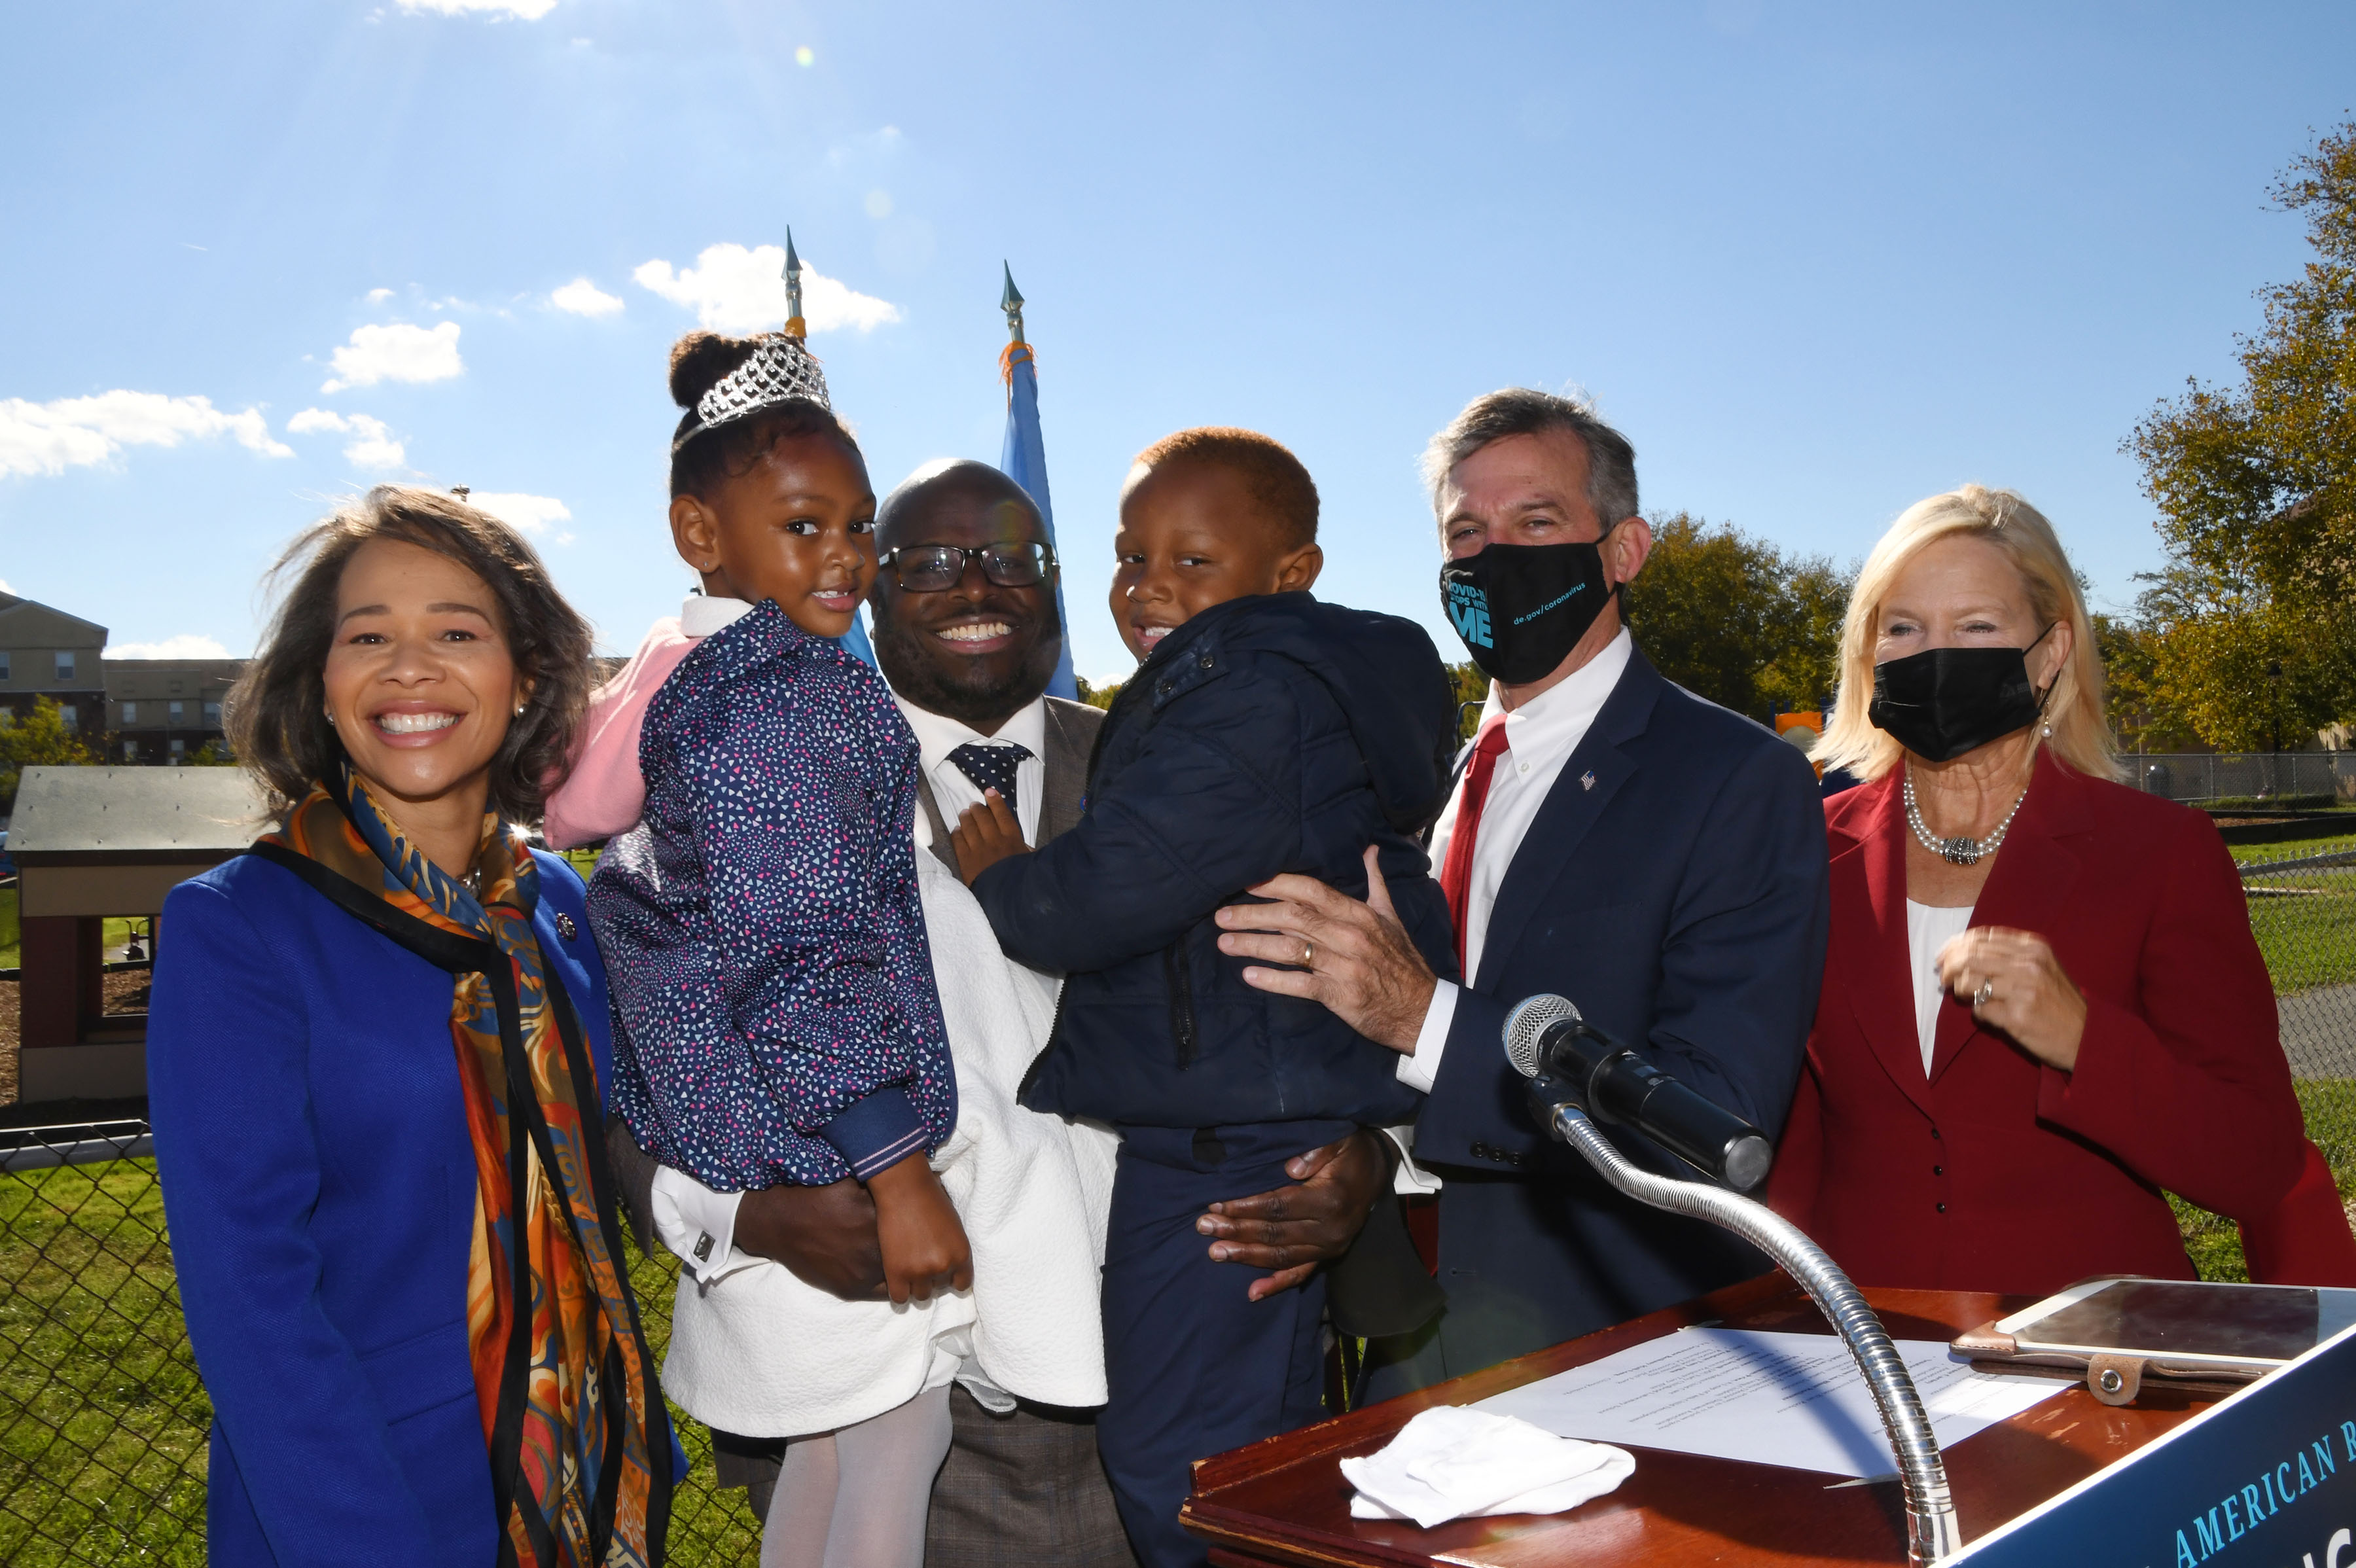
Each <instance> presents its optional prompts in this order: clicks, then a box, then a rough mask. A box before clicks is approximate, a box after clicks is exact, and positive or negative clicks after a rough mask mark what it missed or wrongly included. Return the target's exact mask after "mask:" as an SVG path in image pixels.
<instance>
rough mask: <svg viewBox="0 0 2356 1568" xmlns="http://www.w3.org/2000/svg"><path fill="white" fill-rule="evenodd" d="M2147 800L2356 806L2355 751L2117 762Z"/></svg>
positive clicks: (2156, 756)
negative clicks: (2349, 803)
mask: <svg viewBox="0 0 2356 1568" xmlns="http://www.w3.org/2000/svg"><path fill="white" fill-rule="evenodd" d="M2119 760H2120V761H2121V762H2123V763H2125V764H2126V768H2127V778H2128V780H2129V782H2131V783H2133V784H2134V785H2135V786H2136V788H2137V789H2141V790H2142V791H2143V792H2144V793H2145V794H2147V795H2165V796H2167V797H2168V798H2169V800H2183V801H2186V802H2188V803H2191V804H2199V805H2212V806H2213V805H2225V804H2231V803H2235V802H2243V803H2247V804H2249V805H2254V806H2255V805H2265V804H2273V805H2278V806H2290V805H2299V806H2329V805H2330V804H2332V803H2334V802H2335V801H2356V752H2351V751H2279V752H2276V751H2226V752H2216V753H2210V752H2197V751H2185V752H2151V753H2147V754H2138V755H2136V756H2133V757H2121V758H2120V759H2119Z"/></svg>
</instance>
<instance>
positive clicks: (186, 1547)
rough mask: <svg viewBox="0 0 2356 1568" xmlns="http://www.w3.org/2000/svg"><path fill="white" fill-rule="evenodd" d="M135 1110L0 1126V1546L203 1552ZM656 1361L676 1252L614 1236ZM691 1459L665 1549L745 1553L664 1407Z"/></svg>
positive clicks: (112, 1555) (193, 1559) (159, 1238)
mask: <svg viewBox="0 0 2356 1568" xmlns="http://www.w3.org/2000/svg"><path fill="white" fill-rule="evenodd" d="M151 1147H152V1146H151V1143H150V1140H149V1137H148V1133H147V1124H146V1123H145V1122H138V1121H127V1122H102V1123H98V1124H94V1125H81V1126H71V1127H34V1128H23V1129H10V1130H0V1563H5V1564H7V1565H8V1568H64V1565H67V1564H74V1565H81V1564H88V1565H91V1568H98V1565H101V1564H103V1565H105V1568H115V1565H117V1564H123V1563H160V1564H169V1565H180V1564H186V1565H187V1568H199V1565H201V1564H202V1563H204V1561H205V1468H206V1454H205V1444H206V1440H207V1435H208V1434H209V1431H210V1429H211V1425H212V1404H211V1402H209V1400H207V1399H206V1397H205V1391H204V1384H203V1382H202V1380H200V1379H199V1378H198V1375H197V1365H196V1358H195V1356H194V1354H193V1353H192V1352H191V1351H190V1349H189V1348H188V1337H187V1330H186V1329H185V1328H184V1327H183V1326H182V1324H181V1320H180V1294H179V1289H178V1286H177V1282H176V1280H175V1278H174V1275H173V1271H172V1254H171V1249H170V1246H169V1244H168V1242H167V1240H166V1236H165V1234H164V1196H163V1188H162V1187H161V1186H160V1184H159V1183H158V1182H157V1180H156V1177H155V1159H154V1157H153V1155H152V1152H151ZM625 1246H626V1248H627V1255H628V1258H629V1262H630V1279H631V1283H633V1284H634V1285H636V1286H637V1292H638V1300H639V1303H640V1306H641V1309H642V1310H643V1311H644V1312H645V1314H646V1321H647V1328H648V1334H649V1336H650V1337H652V1338H653V1340H654V1347H655V1354H656V1359H657V1360H658V1362H659V1360H660V1359H661V1357H662V1354H663V1352H664V1351H665V1350H666V1349H668V1348H669V1342H670V1309H671V1300H672V1295H673V1293H674V1291H675V1289H676V1288H677V1282H678V1277H679V1265H678V1263H677V1262H676V1261H675V1260H673V1259H671V1258H669V1256H668V1255H666V1256H663V1257H661V1258H648V1257H646V1256H644V1255H642V1254H640V1253H639V1252H638V1251H637V1248H636V1246H635V1245H634V1244H632V1243H629V1242H627V1241H626V1242H625ZM671 1419H672V1421H673V1422H674V1423H677V1425H678V1428H679V1434H680V1441H681V1443H682V1444H684V1445H685V1446H686V1448H687V1452H688V1457H689V1459H690V1461H691V1464H692V1466H693V1469H692V1473H691V1476H690V1477H689V1478H688V1480H687V1481H686V1482H685V1483H684V1484H682V1485H681V1487H680V1489H679V1492H678V1493H677V1495H676V1498H675V1500H674V1503H673V1507H672V1513H671V1527H670V1560H671V1561H672V1562H673V1563H680V1564H683V1565H686V1568H737V1565H740V1564H741V1565H744V1568H751V1564H753V1563H756V1562H757V1561H758V1560H759V1557H760V1545H759V1536H758V1532H757V1530H755V1526H754V1521H753V1517H752V1514H751V1512H750V1511H749V1510H748V1509H746V1508H745V1505H744V1493H743V1492H742V1491H724V1492H723V1491H719V1490H716V1489H715V1488H714V1487H713V1486H712V1440H711V1437H710V1434H707V1433H706V1432H705V1431H704V1429H703V1428H702V1427H701V1426H699V1425H697V1424H696V1423H694V1422H693V1421H691V1420H689V1419H688V1418H687V1417H686V1416H685V1415H683V1414H682V1413H680V1410H679V1409H678V1407H677V1406H675V1405H674V1406H673V1407H672V1408H671Z"/></svg>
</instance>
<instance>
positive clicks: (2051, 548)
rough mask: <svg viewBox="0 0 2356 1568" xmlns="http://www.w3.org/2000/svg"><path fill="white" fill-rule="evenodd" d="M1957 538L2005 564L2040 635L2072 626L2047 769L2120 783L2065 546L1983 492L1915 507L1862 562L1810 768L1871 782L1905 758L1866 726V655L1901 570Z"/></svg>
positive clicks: (2051, 706) (2057, 688)
mask: <svg viewBox="0 0 2356 1568" xmlns="http://www.w3.org/2000/svg"><path fill="white" fill-rule="evenodd" d="M1957 537H1962V538H1968V539H1979V540H1985V541H1986V542H1988V543H1990V544H1993V545H1995V546H1996V547H1997V549H1999V550H2001V551H2003V552H2004V553H2005V554H2006V555H2007V556H2008V557H2009V558H2010V559H2011V561H2012V564H2013V565H2014V567H2015V568H2017V569H2018V570H2019V573H2020V578H2021V585H2022V586H2024V587H2026V588H2027V589H2028V590H2029V607H2030V608H2031V609H2033V610H2034V611H2035V612H2036V615H2037V621H2038V624H2039V625H2040V627H2045V626H2051V625H2052V624H2053V623H2054V622H2056V621H2063V620H2066V621H2068V622H2069V623H2070V638H2071V641H2070V657H2069V658H2068V659H2067V660H2064V661H2063V663H2062V666H2061V672H2060V673H2059V674H2057V675H2056V676H2055V677H2054V678H2053V688H2052V690H2051V693H2049V694H2048V695H2047V698H2046V702H2045V713H2044V723H2045V725H2047V726H2048V727H2049V728H2050V729H2051V738H2049V739H2046V740H2045V741H2044V745H2045V746H2047V747H2048V748H2049V749H2050V750H2051V752H2052V753H2053V757H2054V760H2056V761H2057V762H2060V763H2062V764H2063V765H2065V766H2066V767H2068V768H2072V769H2073V770H2075V771H2077V772H2080V773H2084V774H2090V775H2092V776H2093V777H2094V778H2097V779H2115V778H2116V777H2118V762H2117V758H2116V756H2115V744H2114V742H2113V741H2112V738H2111V729H2110V725H2109V724H2108V723H2106V722H2105V721H2104V717H2103V660H2102V655H2101V653H2100V652H2099V651H2098V650H2096V648H2095V646H2094V623H2093V622H2092V621H2090V620H2089V619H2088V618H2087V616H2086V601H2085V597H2084V596H2083V595H2082V594H2080V593H2079V592H2078V576H2077V574H2076V573H2074V572H2072V570H2071V569H2070V558H2069V556H2067V555H2066V554H2064V553H2062V550H2061V540H2059V539H2058V538H2056V537H2054V533H2053V525H2052V524H2051V522H2048V521H2046V520H2045V514H2044V513H2042V512H2040V511H2039V510H2037V509H2036V508H2035V507H2033V506H2030V505H2029V503H2028V502H2027V501H2025V500H2023V499H2021V498H2020V497H2019V495H2017V494H2015V493H2014V492H2012V491H2011V490H1991V489H1987V488H1986V487H1984V486H1981V485H1965V487H1964V488H1963V489H1959V490H1949V491H1948V492H1946V493H1945V494H1944V495H1937V496H1932V497H1930V498H1929V499H1925V500H1919V501H1916V502H1915V503H1914V504H1913V505H1912V506H1911V507H1908V508H1907V509H1906V510H1905V511H1904V512H1903V513H1902V514H1901V516H1900V517H1899V519H1898V521H1896V522H1893V523H1891V524H1890V532H1887V533H1885V534H1883V535H1882V536H1881V542H1879V543H1878V544H1876V545H1875V546H1874V547H1873V553H1872V554H1870V555H1869V556H1867V557H1866V561H1865V567H1864V569H1863V570H1862V571H1860V572H1858V575H1857V583H1856V585H1854V586H1853V587H1851V588H1850V590H1849V596H1848V614H1847V618H1845V619H1844V620H1843V621H1842V622H1841V640H1840V693H1839V695H1838V696H1837V697H1836V698H1835V699H1834V702H1833V716H1832V723H1831V724H1830V725H1827V726H1826V730H1825V737H1824V740H1823V742H1822V743H1821V744H1819V745H1818V746H1817V747H1816V749H1815V753H1814V756H1815V759H1816V760H1818V761H1821V762H1823V763H1824V764H1825V766H1826V767H1827V768H1847V769H1848V770H1849V771H1850V772H1852V773H1855V774H1856V775H1858V777H1859V778H1861V779H1879V778H1880V777H1881V776H1882V775H1883V774H1885V773H1887V772H1889V771H1890V769H1891V768H1895V767H1896V766H1897V765H1898V761H1899V758H1900V757H1901V756H1902V755H1903V752H1904V748H1903V747H1902V746H1900V745H1899V744H1898V742H1897V741H1896V740H1895V739H1893V738H1892V737H1891V736H1890V733H1889V732H1888V731H1887V730H1883V729H1880V728H1879V727H1877V726H1876V725H1875V724H1874V722H1873V721H1872V720H1871V719H1870V718H1869V717H1868V716H1867V709H1868V707H1869V705H1870V704H1871V703H1872V701H1873V648H1874V643H1875V642H1876V641H1877V640H1878V633H1877V627H1878V623H1879V618H1880V613H1881V601H1882V600H1883V599H1884V598H1885V597H1887V596H1888V595H1889V592H1890V584H1891V583H1892V582H1893V581H1895V580H1896V578H1897V576H1898V575H1899V574H1900V573H1901V572H1902V571H1904V570H1905V568H1906V564H1907V563H1908V562H1910V561H1912V560H1913V559H1914V557H1915V556H1916V555H1918V554H1920V553H1922V551H1924V550H1925V549H1928V548H1929V547H1930V546H1931V545H1933V544H1936V543H1937V542H1940V541H1941V540H1943V539H1954V538H1957Z"/></svg>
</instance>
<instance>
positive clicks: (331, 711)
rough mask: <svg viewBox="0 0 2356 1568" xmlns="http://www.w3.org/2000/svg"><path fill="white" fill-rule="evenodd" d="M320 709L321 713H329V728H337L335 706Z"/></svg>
mask: <svg viewBox="0 0 2356 1568" xmlns="http://www.w3.org/2000/svg"><path fill="white" fill-rule="evenodd" d="M319 711H320V712H321V713H323V714H327V727H328V728H329V729H333V728H335V727H336V711H335V710H334V709H333V708H321V709H320V710H319Z"/></svg>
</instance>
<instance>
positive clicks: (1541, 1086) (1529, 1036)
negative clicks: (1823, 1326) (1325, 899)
mask: <svg viewBox="0 0 2356 1568" xmlns="http://www.w3.org/2000/svg"><path fill="white" fill-rule="evenodd" d="M1579 1023H1580V1018H1579V1009H1578V1008H1576V1007H1574V1006H1572V1005H1571V1004H1569V1002H1568V1001H1565V1000H1564V999H1563V998H1562V997H1559V996H1533V997H1531V998H1530V999H1529V1000H1528V1001H1526V1002H1524V1003H1523V1004H1521V1005H1520V1006H1518V1007H1516V1008H1515V1009H1514V1011H1513V1012H1512V1014H1510V1015H1508V1016H1507V1017H1506V1019H1505V1055H1506V1057H1507V1058H1508V1059H1509V1060H1511V1061H1512V1062H1513V1064H1514V1066H1515V1069H1517V1070H1518V1071H1520V1072H1521V1073H1522V1074H1523V1075H1524V1076H1525V1077H1527V1078H1528V1079H1530V1080H1531V1082H1530V1100H1531V1112H1532V1114H1533V1115H1535V1116H1536V1117H1537V1119H1538V1121H1539V1123H1540V1124H1541V1125H1542V1126H1544V1127H1545V1128H1546V1129H1547V1132H1549V1133H1552V1134H1553V1135H1554V1136H1555V1137H1557V1138H1559V1139H1561V1140H1562V1141H1563V1142H1564V1143H1566V1144H1569V1145H1570V1146H1571V1147H1572V1148H1574V1149H1576V1150H1578V1151H1579V1152H1580V1155H1583V1156H1584V1157H1585V1158H1586V1160H1587V1163H1588V1164H1589V1165H1593V1166H1594V1167H1595V1169H1596V1170H1597V1172H1598V1173H1600V1174H1601V1176H1602V1177H1603V1179H1604V1180H1605V1181H1608V1182H1610V1183H1611V1184H1612V1186H1613V1187H1617V1188H1618V1189H1619V1190H1620V1191H1622V1192H1624V1193H1626V1194H1627V1195H1628V1196H1629V1197H1633V1198H1634V1199H1635V1200H1636V1201H1637V1202H1639V1203H1644V1204H1649V1205H1651V1206H1652V1207H1653V1208H1660V1209H1665V1210H1667V1211H1668V1212H1669V1213H1671V1214H1683V1215H1687V1216H1690V1217H1691V1218H1693V1219H1706V1220H1708V1221H1709V1222H1710V1223H1711V1224H1713V1225H1718V1226H1722V1227H1723V1228H1725V1229H1726V1230H1731V1231H1732V1232H1734V1234H1736V1235H1737V1236H1740V1237H1741V1238H1742V1239H1743V1240H1746V1241H1748V1242H1750V1243H1751V1245H1752V1246H1754V1247H1757V1248H1758V1249H1759V1250H1760V1251H1762V1252H1765V1253H1766V1254H1767V1255H1768V1256H1769V1257H1771V1258H1772V1259H1774V1260H1775V1262H1778V1263H1780V1264H1781V1265H1783V1272H1784V1273H1788V1274H1790V1275H1791V1276H1792V1278H1793V1279H1794V1280H1796V1281H1797V1282H1799V1285H1800V1288H1801V1289H1803V1290H1804V1291H1806V1292H1807V1293H1808V1298H1809V1299H1810V1300H1811V1301H1814V1302H1815V1304H1816V1307H1817V1309H1818V1310H1819V1311H1821V1312H1822V1313H1823V1314H1824V1315H1825V1317H1826V1320H1827V1321H1829V1322H1830V1323H1831V1324H1832V1326H1833V1327H1834V1328H1835V1329H1837V1331H1838V1332H1839V1334H1840V1337H1841V1339H1842V1341H1843V1343H1845V1344H1847V1347H1848V1351H1849V1354H1850V1356H1852V1357H1853V1358H1855V1359H1856V1361H1857V1368H1858V1371H1859V1372H1861V1373H1863V1374H1864V1375H1865V1380H1866V1382H1867V1384H1868V1385H1869V1386H1870V1387H1871V1388H1872V1390H1873V1402H1874V1403H1875V1404H1876V1405H1877V1406H1879V1409H1880V1412H1881V1424H1882V1427H1883V1428H1884V1430H1885V1431H1887V1432H1888V1434H1889V1435H1890V1448H1891V1450H1892V1451H1893V1452H1894V1453H1895V1454H1896V1455H1897V1456H1898V1474H1899V1479H1900V1482H1901V1485H1902V1486H1903V1487H1904V1488H1905V1493H1906V1557H1907V1561H1908V1563H1911V1564H1914V1565H1916V1568H1923V1565H1927V1564H1929V1563H1936V1562H1938V1561H1940V1560H1941V1559H1942V1558H1945V1557H1951V1556H1953V1555H1954V1553H1955V1552H1957V1551H1958V1550H1959V1549H1960V1548H1961V1547H1962V1545H1963V1539H1962V1534H1961V1532H1960V1531H1959V1530H1957V1528H1956V1525H1955V1502H1954V1498H1953V1496H1951V1495H1950V1494H1949V1492H1948V1489H1947V1467H1946V1465H1945V1463H1944V1461H1942V1460H1941V1459H1940V1457H1939V1440H1938V1438H1937V1437H1936V1436H1934V1435H1933V1434H1932V1431H1931V1421H1930V1417H1929V1416H1927V1415H1925V1414H1924V1413H1923V1411H1922V1396H1921V1395H1919V1394H1918V1393H1916V1392H1915V1390H1914V1380H1913V1379H1912V1377H1910V1376H1909V1375H1908V1374H1907V1371H1906V1363H1905V1362H1904V1361H1903V1360H1901V1359H1900V1358H1899V1355H1898V1348H1897V1347H1896V1346H1894V1345H1892V1344H1891V1343H1890V1331H1889V1330H1888V1329H1886V1328H1884V1327H1883V1326H1881V1319H1880V1318H1879V1316H1875V1314H1874V1310H1873V1308H1871V1307H1870V1306H1868V1305H1866V1302H1865V1297H1864V1296H1863V1295H1862V1294H1859V1293H1858V1288H1857V1286H1856V1285H1854V1284H1852V1283H1849V1278H1848V1276H1847V1274H1845V1273H1842V1272H1841V1270H1840V1266H1839V1265H1838V1264H1837V1263H1835V1262H1833V1261H1832V1259H1831V1258H1830V1257H1828V1256H1827V1255H1826V1252H1825V1250H1824V1249H1823V1248H1821V1247H1819V1246H1817V1245H1816V1244H1815V1242H1814V1241H1811V1240H1808V1238H1807V1236H1806V1235H1805V1234H1804V1232H1802V1230H1800V1228H1799V1227H1798V1226H1796V1225H1794V1224H1793V1223H1792V1222H1791V1221H1789V1220H1787V1219H1784V1218H1783V1216H1782V1215H1780V1214H1777V1213H1776V1212H1775V1211H1774V1210H1773V1209H1772V1208H1768V1207H1767V1206H1766V1205H1765V1204H1763V1203H1759V1202H1756V1201H1754V1200H1752V1199H1751V1198H1748V1197H1742V1196H1741V1195H1740V1194H1739V1193H1734V1192H1729V1191H1727V1190H1726V1189H1725V1188H1723V1187H1718V1186H1715V1185H1713V1184H1711V1183H1709V1182H1704V1181H1680V1180H1677V1179H1676V1178H1674V1177H1671V1176H1656V1175H1655V1174H1654V1173H1653V1172H1651V1171H1648V1170H1645V1169H1643V1168H1642V1167H1641V1166H1638V1165H1634V1164H1633V1163H1631V1162H1630V1160H1629V1159H1628V1158H1627V1156H1626V1155H1622V1153H1621V1152H1620V1151H1619V1150H1618V1149H1617V1148H1614V1147H1613V1146H1612V1142H1611V1140H1609V1139H1608V1138H1606V1137H1604V1135H1603V1133H1602V1132H1601V1129H1599V1128H1598V1127H1597V1126H1596V1124H1595V1122H1594V1121H1593V1120H1591V1119H1590V1116H1589V1114H1588V1111H1589V1107H1588V1105H1587V1103H1586V1102H1585V1101H1586V1097H1587V1092H1588V1086H1587V1085H1585V1084H1581V1083H1579V1082H1576V1081H1575V1080H1573V1079H1564V1078H1557V1077H1554V1076H1552V1075H1551V1074H1549V1073H1548V1072H1547V1071H1546V1070H1545V1069H1546V1068H1547V1065H1548V1057H1549V1053H1548V1051H1547V1044H1548V1043H1549V1041H1548V1037H1547V1036H1548V1031H1549V1028H1550V1026H1578V1025H1579ZM1754 1135H1756V1134H1755V1133H1754Z"/></svg>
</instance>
